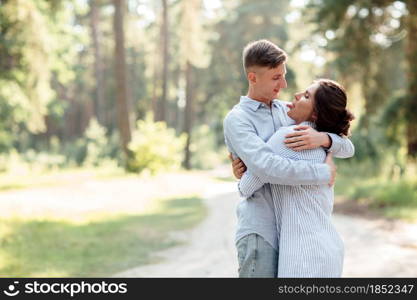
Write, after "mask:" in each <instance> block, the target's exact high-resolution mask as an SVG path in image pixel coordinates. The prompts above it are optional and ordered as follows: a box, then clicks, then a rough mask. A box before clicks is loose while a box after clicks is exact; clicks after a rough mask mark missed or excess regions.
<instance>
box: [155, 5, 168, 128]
mask: <svg viewBox="0 0 417 300" xmlns="http://www.w3.org/2000/svg"><path fill="white" fill-rule="evenodd" d="M161 42H162V43H161V44H162V66H161V67H162V69H161V73H162V74H161V76H162V78H161V79H162V86H161V88H162V91H161V92H162V95H161V98H160V101H158V105H159V107H158V116H157V121H164V122H166V121H167V113H166V111H167V93H168V65H169V54H168V5H167V0H162V24H161Z"/></svg>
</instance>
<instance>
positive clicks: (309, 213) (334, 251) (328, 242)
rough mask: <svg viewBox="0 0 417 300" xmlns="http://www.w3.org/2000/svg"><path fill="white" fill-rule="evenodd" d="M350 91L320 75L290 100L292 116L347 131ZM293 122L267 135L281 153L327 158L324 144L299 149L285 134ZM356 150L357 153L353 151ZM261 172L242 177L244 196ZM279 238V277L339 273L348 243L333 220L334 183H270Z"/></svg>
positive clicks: (323, 127) (324, 128) (313, 159)
mask: <svg viewBox="0 0 417 300" xmlns="http://www.w3.org/2000/svg"><path fill="white" fill-rule="evenodd" d="M346 104H347V97H346V93H345V91H344V89H343V87H342V86H340V85H339V84H338V83H336V82H334V81H332V80H328V79H320V80H317V81H315V82H314V83H313V84H312V85H310V86H309V87H308V88H307V90H306V91H305V92H303V93H298V94H296V95H295V97H294V101H293V103H291V104H288V107H289V111H288V112H287V114H288V117H290V118H291V119H293V120H294V121H295V123H296V124H297V125H299V124H302V125H310V126H312V127H314V128H315V129H316V130H317V131H322V132H329V133H335V134H338V135H341V136H347V135H348V133H349V127H350V121H351V120H353V115H352V114H351V113H350V112H349V111H348V110H347V109H346ZM294 127H296V126H287V127H281V128H280V129H279V130H278V131H277V132H276V133H275V134H274V135H273V136H272V137H271V138H270V139H269V141H268V145H269V146H271V148H272V149H273V151H274V152H275V153H277V154H278V155H280V156H282V157H285V158H289V159H293V160H308V161H311V162H323V161H324V160H325V158H326V154H327V153H326V151H325V150H324V149H323V148H317V149H312V150H302V151H294V150H292V149H290V148H288V147H286V145H285V143H284V140H285V136H286V135H288V134H289V133H292V132H294ZM352 155H353V153H352ZM263 184H264V183H262V182H261V181H260V180H259V178H257V177H256V176H255V175H252V174H251V173H250V172H246V173H245V174H244V175H243V177H242V179H241V181H240V183H239V190H240V192H241V194H242V196H245V197H249V196H251V195H252V194H253V193H254V192H255V191H256V190H258V189H259V188H260V187H262V185H263ZM271 192H272V198H273V202H274V209H275V216H276V223H277V232H278V240H279V251H278V252H279V262H278V272H277V274H278V277H340V276H341V274H342V269H343V255H344V247H343V242H342V240H341V239H340V237H339V235H338V233H337V231H336V230H335V228H334V226H333V224H332V222H331V213H332V209H333V187H329V186H328V185H304V186H286V185H275V184H271Z"/></svg>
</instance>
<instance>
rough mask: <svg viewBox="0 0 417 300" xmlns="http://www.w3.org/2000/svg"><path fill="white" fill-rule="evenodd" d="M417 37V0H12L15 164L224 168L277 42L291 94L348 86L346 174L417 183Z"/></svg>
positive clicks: (10, 133)
mask: <svg viewBox="0 0 417 300" xmlns="http://www.w3.org/2000/svg"><path fill="white" fill-rule="evenodd" d="M416 35H417V4H416V1H412V0H407V1H391V0H384V1H378V0H367V1H363V0H348V1H331V0H258V1H250V0H235V1H232V0H212V1H209V0H53V1H52V0H0V115H1V118H0V149H1V162H2V166H1V169H2V170H3V171H4V172H6V171H7V170H9V169H10V168H11V167H10V165H9V164H8V162H9V161H10V160H9V159H8V157H10V155H14V157H16V156H17V157H18V158H19V160H20V161H21V162H22V164H28V165H30V164H31V163H33V162H39V160H37V159H36V158H37V157H39V156H42V157H48V158H47V159H46V161H48V159H50V161H49V162H48V163H46V165H47V166H48V167H46V168H49V167H51V166H53V167H59V168H66V167H71V166H80V167H82V166H84V165H91V164H93V165H100V162H102V161H113V162H114V163H117V164H118V165H119V166H121V167H123V168H127V169H128V170H131V171H144V170H147V169H148V170H149V171H152V172H156V171H158V170H156V169H158V168H159V169H160V170H163V169H164V168H165V167H169V166H171V165H172V166H179V165H180V164H182V166H183V167H185V168H186V169H191V168H205V169H209V168H213V167H216V166H217V165H219V164H221V163H224V162H226V158H227V152H226V149H225V148H224V142H223V130H222V120H223V118H224V116H225V114H226V113H227V112H228V111H229V110H230V109H231V108H232V107H233V105H235V104H236V103H237V102H238V101H239V96H240V95H242V94H245V93H246V88H247V84H246V80H245V77H244V73H243V72H242V62H241V52H242V49H243V47H244V46H245V45H246V44H247V43H248V42H250V41H253V40H257V39H261V38H267V39H270V40H271V41H273V42H275V43H276V44H278V45H279V46H280V47H282V48H284V49H285V50H286V51H287V52H288V54H289V57H290V59H289V61H288V78H287V79H288V83H289V87H288V88H287V89H286V90H285V91H284V92H283V94H282V95H281V98H282V99H283V100H288V101H290V100H291V99H292V93H293V92H295V91H296V90H298V89H303V88H304V87H305V86H307V85H308V84H309V83H310V82H311V81H312V80H314V79H315V78H318V77H330V78H332V79H335V80H337V81H340V82H341V83H342V84H344V85H345V86H346V87H347V90H348V93H349V101H350V103H349V105H350V108H351V109H352V110H353V111H354V113H355V115H356V121H355V122H354V124H353V136H352V139H353V141H354V143H355V145H356V150H357V151H356V155H355V158H354V159H351V160H347V161H345V162H341V164H342V172H344V174H347V175H349V174H355V175H356V177H358V178H360V177H361V176H365V177H366V178H378V179H377V183H378V184H382V183H383V182H384V180H385V181H387V182H393V181H395V180H399V181H401V180H405V181H407V182H410V181H411V182H412V183H411V184H409V186H410V188H411V189H414V188H415V180H416V179H415V176H416V174H415V172H416V169H415V160H416V156H417V36H416ZM155 122H163V123H164V124H159V123H156V124H155ZM158 124H159V125H158ZM95 135H96V136H95ZM164 139H166V142H168V144H167V143H164V142H163V140H164ZM152 143H157V144H158V145H152ZM147 145H148V146H147ZM145 158H146V159H145ZM150 158H154V159H153V160H154V161H152V159H150ZM44 160H45V159H44ZM44 160H43V161H44ZM145 161H146V162H147V163H148V164H149V167H147V165H146V164H147V163H145ZM156 166H158V167H156ZM407 184H408V183H407Z"/></svg>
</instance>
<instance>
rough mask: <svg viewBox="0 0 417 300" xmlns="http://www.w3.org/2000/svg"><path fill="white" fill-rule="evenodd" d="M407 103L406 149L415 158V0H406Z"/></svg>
mask: <svg viewBox="0 0 417 300" xmlns="http://www.w3.org/2000/svg"><path fill="white" fill-rule="evenodd" d="M407 9H408V12H409V15H408V35H407V37H408V41H407V42H408V44H407V60H408V101H407V102H408V105H407V114H408V116H407V150H408V156H409V157H410V158H412V159H416V158H417V1H415V0H408V2H407Z"/></svg>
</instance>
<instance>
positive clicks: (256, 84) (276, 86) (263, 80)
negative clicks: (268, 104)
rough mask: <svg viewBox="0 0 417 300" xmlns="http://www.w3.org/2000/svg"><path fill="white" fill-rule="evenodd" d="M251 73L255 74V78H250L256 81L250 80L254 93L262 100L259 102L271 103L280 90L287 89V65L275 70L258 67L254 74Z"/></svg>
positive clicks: (281, 65)
mask: <svg viewBox="0 0 417 300" xmlns="http://www.w3.org/2000/svg"><path fill="white" fill-rule="evenodd" d="M250 73H254V76H253V75H252V76H250V77H252V78H254V80H250V83H251V85H252V87H253V89H254V92H255V93H256V95H257V96H258V98H260V99H259V100H265V101H271V100H273V99H276V98H277V97H278V95H279V92H280V90H281V89H282V88H286V87H287V81H286V80H285V74H286V73H287V69H286V67H285V63H283V64H280V65H279V66H278V67H276V68H273V69H270V68H268V67H257V68H255V70H254V72H250Z"/></svg>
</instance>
